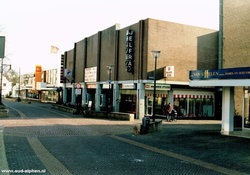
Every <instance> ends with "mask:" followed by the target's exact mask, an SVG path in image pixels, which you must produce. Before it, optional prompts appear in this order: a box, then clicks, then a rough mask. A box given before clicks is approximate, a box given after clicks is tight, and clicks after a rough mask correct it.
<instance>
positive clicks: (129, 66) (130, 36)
mask: <svg viewBox="0 0 250 175" xmlns="http://www.w3.org/2000/svg"><path fill="white" fill-rule="evenodd" d="M134 40H135V31H133V30H127V32H126V61H125V66H126V70H127V72H129V73H132V74H133V73H134V50H135V46H134Z"/></svg>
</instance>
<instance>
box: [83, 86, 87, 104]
mask: <svg viewBox="0 0 250 175" xmlns="http://www.w3.org/2000/svg"><path fill="white" fill-rule="evenodd" d="M85 105H87V86H86V83H83V84H82V106H85Z"/></svg>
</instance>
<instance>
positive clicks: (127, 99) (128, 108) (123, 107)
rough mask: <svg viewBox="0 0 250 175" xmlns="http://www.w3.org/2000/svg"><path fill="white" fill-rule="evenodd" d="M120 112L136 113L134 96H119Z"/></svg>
mask: <svg viewBox="0 0 250 175" xmlns="http://www.w3.org/2000/svg"><path fill="white" fill-rule="evenodd" d="M120 111H121V112H127V113H133V114H135V113H136V95H134V94H132V95H130V94H121V103H120Z"/></svg>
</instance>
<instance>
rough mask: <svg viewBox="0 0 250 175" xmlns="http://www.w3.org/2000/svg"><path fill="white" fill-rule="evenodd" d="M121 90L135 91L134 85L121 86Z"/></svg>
mask: <svg viewBox="0 0 250 175" xmlns="http://www.w3.org/2000/svg"><path fill="white" fill-rule="evenodd" d="M121 89H136V86H135V84H122V86H121Z"/></svg>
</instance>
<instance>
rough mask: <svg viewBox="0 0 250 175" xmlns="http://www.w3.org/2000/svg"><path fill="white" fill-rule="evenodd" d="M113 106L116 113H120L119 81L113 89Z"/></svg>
mask: <svg viewBox="0 0 250 175" xmlns="http://www.w3.org/2000/svg"><path fill="white" fill-rule="evenodd" d="M113 106H114V108H113V109H114V112H119V107H120V87H119V84H118V82H117V81H115V82H114V88H113Z"/></svg>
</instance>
